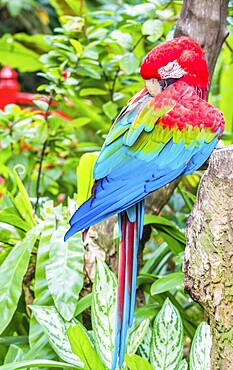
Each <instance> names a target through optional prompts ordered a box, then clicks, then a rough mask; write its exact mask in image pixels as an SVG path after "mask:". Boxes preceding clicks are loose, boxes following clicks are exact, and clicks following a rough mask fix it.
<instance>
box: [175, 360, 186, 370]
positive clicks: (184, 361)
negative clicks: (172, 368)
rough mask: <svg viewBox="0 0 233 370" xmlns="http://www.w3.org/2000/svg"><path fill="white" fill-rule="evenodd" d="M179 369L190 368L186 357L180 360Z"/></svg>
mask: <svg viewBox="0 0 233 370" xmlns="http://www.w3.org/2000/svg"><path fill="white" fill-rule="evenodd" d="M177 370H188V363H187V361H186V360H185V359H184V360H182V361H181V362H180V364H179V366H178V367H177Z"/></svg>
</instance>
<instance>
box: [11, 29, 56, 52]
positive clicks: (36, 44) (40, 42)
mask: <svg viewBox="0 0 233 370" xmlns="http://www.w3.org/2000/svg"><path fill="white" fill-rule="evenodd" d="M14 40H15V41H18V42H19V43H20V44H21V45H23V46H25V47H26V48H28V49H30V50H32V51H34V52H36V53H38V54H44V53H47V52H49V51H50V50H51V47H50V46H49V45H48V44H47V42H46V41H45V40H44V35H43V34H37V35H28V34H27V33H24V32H19V33H15V34H14Z"/></svg>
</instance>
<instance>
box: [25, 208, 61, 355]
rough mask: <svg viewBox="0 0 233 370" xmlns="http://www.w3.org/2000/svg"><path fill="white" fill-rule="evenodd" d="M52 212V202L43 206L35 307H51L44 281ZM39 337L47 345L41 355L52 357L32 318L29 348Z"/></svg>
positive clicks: (52, 226)
mask: <svg viewBox="0 0 233 370" xmlns="http://www.w3.org/2000/svg"><path fill="white" fill-rule="evenodd" d="M52 212H53V201H48V202H46V203H45V204H44V207H43V213H44V214H45V226H44V229H43V232H42V235H41V238H40V243H39V246H38V250H37V261H36V272H35V288H34V294H35V300H34V302H33V304H35V305H46V306H50V305H53V299H52V296H51V294H50V291H49V289H48V283H47V280H46V266H47V264H48V261H49V251H50V239H51V236H52V234H53V232H54V230H55V229H56V218H55V215H54V214H52ZM41 337H45V339H46V341H47V345H46V346H45V347H44V349H43V353H46V354H47V353H48V354H49V356H52V353H53V351H52V348H51V345H50V344H49V343H48V340H47V337H46V336H45V334H44V332H43V330H42V327H41V326H40V324H38V322H37V321H36V319H35V318H34V317H32V318H31V320H30V334H29V342H30V347H32V348H33V347H34V346H36V345H37V343H38V341H39V340H40V338H41Z"/></svg>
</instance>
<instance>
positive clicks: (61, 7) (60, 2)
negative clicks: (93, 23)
mask: <svg viewBox="0 0 233 370" xmlns="http://www.w3.org/2000/svg"><path fill="white" fill-rule="evenodd" d="M49 3H50V4H51V5H52V6H53V7H54V8H55V9H56V13H57V14H58V15H59V16H60V17H61V18H63V17H62V16H63V15H64V14H65V15H75V12H74V10H73V9H72V8H71V7H70V6H69V4H68V1H66V0H49Z"/></svg>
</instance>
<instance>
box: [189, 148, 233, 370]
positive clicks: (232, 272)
mask: <svg viewBox="0 0 233 370" xmlns="http://www.w3.org/2000/svg"><path fill="white" fill-rule="evenodd" d="M186 237H187V246H186V250H185V259H184V273H185V290H186V292H188V293H189V294H190V296H191V297H192V298H193V299H194V300H195V301H197V302H199V303H200V305H201V306H202V307H203V308H204V312H205V315H206V317H207V319H208V321H209V323H210V327H211V332H212V336H213V345H212V353H211V370H220V369H221V370H225V369H233V316H232V312H233V294H232V291H233V249H232V245H233V146H228V147H225V148H221V149H218V150H215V151H214V153H213V154H212V155H211V157H210V160H209V167H208V169H207V171H206V172H205V174H204V175H203V177H202V180H201V183H200V186H199V190H198V194H197V200H196V203H195V206H194V208H193V210H192V213H191V215H190V216H189V218H188V222H187V229H186Z"/></svg>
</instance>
